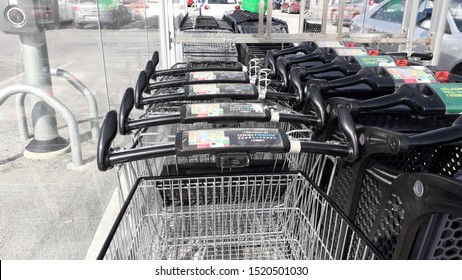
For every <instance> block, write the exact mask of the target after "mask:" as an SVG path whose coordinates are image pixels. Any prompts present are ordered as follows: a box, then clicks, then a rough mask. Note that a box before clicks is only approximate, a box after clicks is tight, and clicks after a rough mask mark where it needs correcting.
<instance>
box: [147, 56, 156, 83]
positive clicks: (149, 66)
mask: <svg viewBox="0 0 462 280" xmlns="http://www.w3.org/2000/svg"><path fill="white" fill-rule="evenodd" d="M144 71H146V75H147V76H148V78H149V79H154V78H155V77H154V64H153V63H152V60H148V62H147V63H146V66H145V67H144Z"/></svg>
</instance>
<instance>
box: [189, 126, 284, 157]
mask: <svg viewBox="0 0 462 280" xmlns="http://www.w3.org/2000/svg"><path fill="white" fill-rule="evenodd" d="M182 137H183V139H184V140H183V141H182V150H183V151H192V150H201V149H202V150H205V149H214V148H218V149H219V148H226V149H229V150H230V151H231V150H232V149H235V151H239V150H241V151H242V150H247V149H248V150H252V149H253V150H259V151H264V150H265V149H264V148H265V147H272V149H274V148H277V149H280V150H281V151H283V150H284V144H283V141H282V137H281V134H280V133H279V130H278V129H271V128H270V129H268V128H249V129H240V128H231V129H207V130H191V131H184V132H183V135H182ZM185 144H186V145H185Z"/></svg>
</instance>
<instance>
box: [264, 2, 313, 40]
mask: <svg viewBox="0 0 462 280" xmlns="http://www.w3.org/2000/svg"><path fill="white" fill-rule="evenodd" d="M270 1H271V2H273V0H270ZM306 2H307V1H301V3H300V5H301V7H300V13H299V14H298V33H303V26H304V25H305V9H306Z"/></svg>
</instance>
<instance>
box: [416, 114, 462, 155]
mask: <svg viewBox="0 0 462 280" xmlns="http://www.w3.org/2000/svg"><path fill="white" fill-rule="evenodd" d="M409 141H410V148H421V147H435V148H436V147H437V146H441V145H445V144H450V143H455V142H458V141H462V116H460V117H458V118H457V119H456V120H455V121H454V122H453V123H452V126H450V127H443V128H439V129H435V130H432V131H428V132H424V133H420V134H416V135H412V136H409Z"/></svg>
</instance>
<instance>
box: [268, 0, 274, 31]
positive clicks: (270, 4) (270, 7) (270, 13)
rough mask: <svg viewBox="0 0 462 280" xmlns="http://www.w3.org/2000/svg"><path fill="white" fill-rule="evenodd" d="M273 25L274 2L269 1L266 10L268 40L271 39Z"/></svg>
mask: <svg viewBox="0 0 462 280" xmlns="http://www.w3.org/2000/svg"><path fill="white" fill-rule="evenodd" d="M272 24H273V0H268V6H267V8H266V39H271V33H272V31H273V30H272V28H271V25H272Z"/></svg>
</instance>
